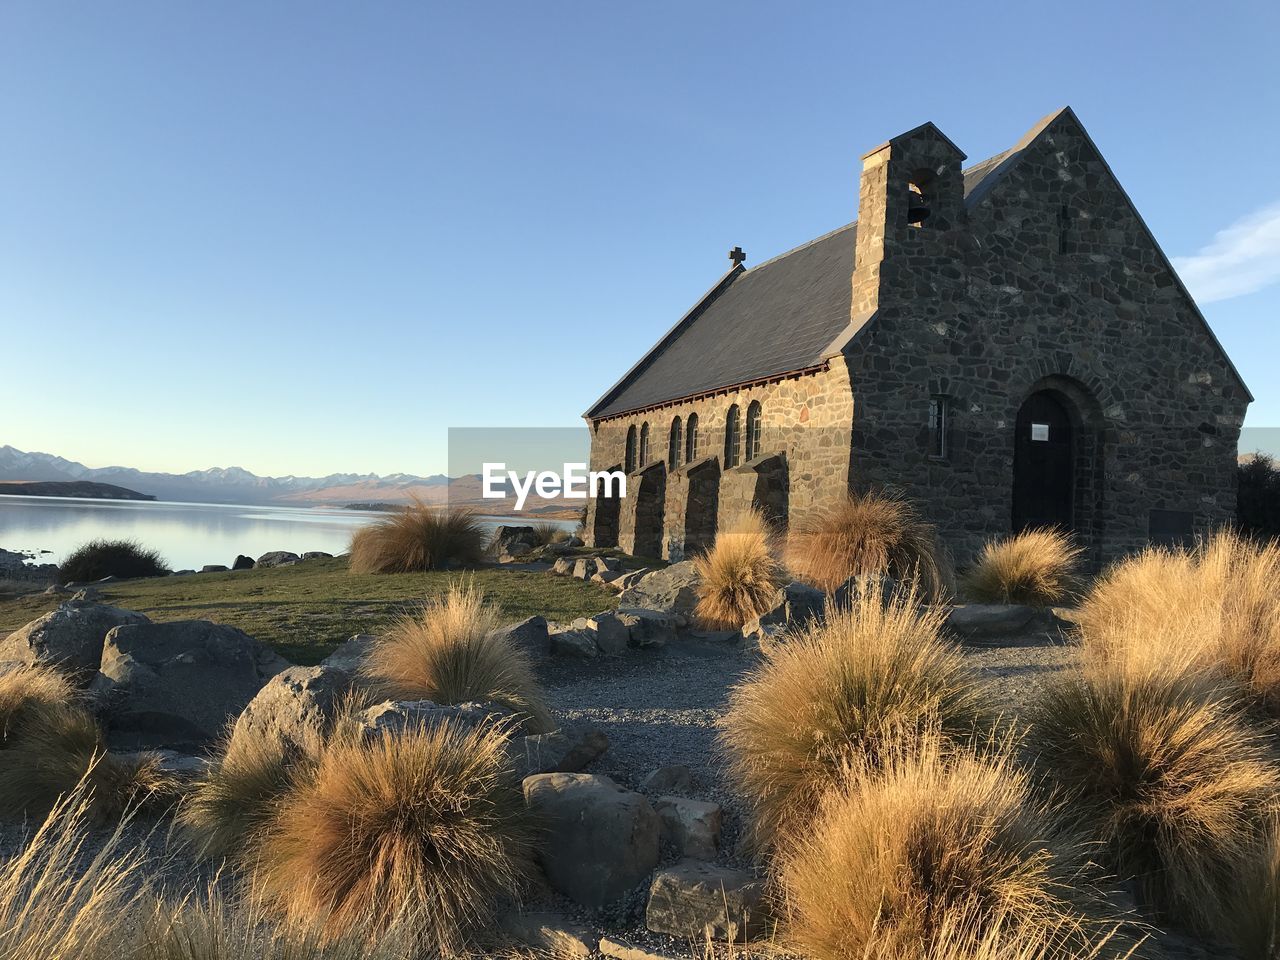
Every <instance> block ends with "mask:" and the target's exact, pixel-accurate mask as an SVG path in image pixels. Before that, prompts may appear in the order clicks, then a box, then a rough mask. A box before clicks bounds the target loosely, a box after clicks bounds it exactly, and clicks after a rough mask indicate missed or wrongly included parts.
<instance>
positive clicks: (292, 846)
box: [255, 723, 533, 951]
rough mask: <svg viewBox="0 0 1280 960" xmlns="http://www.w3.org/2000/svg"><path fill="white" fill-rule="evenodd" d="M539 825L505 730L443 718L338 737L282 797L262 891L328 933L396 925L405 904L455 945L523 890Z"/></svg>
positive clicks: (440, 946)
mask: <svg viewBox="0 0 1280 960" xmlns="http://www.w3.org/2000/svg"><path fill="white" fill-rule="evenodd" d="M532 851H533V844H532V833H531V829H530V825H529V821H528V814H527V812H526V810H525V806H524V800H523V797H522V795H521V791H520V785H519V783H518V782H516V781H515V778H514V776H513V774H512V773H511V771H510V769H509V767H508V759H507V753H506V737H505V735H504V734H503V733H502V732H501V731H500V730H498V729H495V728H493V727H481V728H478V729H473V730H463V729H460V728H458V727H456V726H454V725H452V724H447V723H446V724H440V725H437V726H433V727H430V728H427V729H420V730H416V731H410V732H408V733H405V734H402V735H398V736H394V737H393V736H387V735H383V736H381V737H379V738H378V739H376V740H374V741H372V742H365V741H362V740H358V739H356V738H339V739H337V740H335V741H333V742H332V743H330V745H329V747H328V748H327V749H326V750H325V752H324V754H323V756H322V757H321V759H320V762H319V764H318V765H317V766H316V767H315V769H314V770H313V771H311V772H310V774H309V775H308V776H307V777H305V779H303V780H302V781H301V782H299V783H298V785H297V786H296V787H295V788H294V789H293V790H292V791H290V792H289V793H288V794H287V795H286V797H285V798H284V799H283V801H282V802H281V804H280V806H279V808H278V810H277V813H276V816H275V818H274V820H273V822H272V823H271V825H270V826H269V828H268V829H267V831H266V833H265V837H264V839H263V841H262V843H261V846H260V856H259V860H258V864H257V869H256V872H255V880H256V885H257V890H258V892H259V893H260V894H261V896H262V897H263V898H264V902H267V903H268V904H271V905H272V906H273V907H274V908H276V909H277V910H278V911H279V912H280V913H281V914H282V915H283V916H284V917H285V918H286V919H287V920H289V921H292V922H297V923H303V924H312V923H318V924H322V925H323V927H324V930H325V932H326V934H327V935H330V936H341V935H343V934H345V933H348V932H350V931H352V930H353V929H360V928H364V929H369V930H375V931H376V930H378V929H382V928H384V927H388V926H392V925H394V924H395V923H396V922H397V921H398V920H400V919H402V918H403V917H404V916H405V914H406V911H408V910H412V911H414V917H413V921H414V924H415V926H416V928H417V931H418V933H419V935H420V936H421V937H422V938H423V941H424V943H425V945H426V946H427V947H428V948H429V949H435V950H440V951H448V950H452V949H455V948H457V947H458V946H460V945H461V944H462V942H463V941H464V939H465V938H466V936H467V935H468V934H469V933H472V932H473V931H474V930H476V929H478V928H479V927H481V926H483V925H484V924H485V923H486V922H487V921H488V920H489V919H490V911H491V908H492V906H493V903H494V901H495V899H496V898H498V897H500V896H512V897H514V896H517V895H518V894H519V892H520V889H521V887H522V885H523V883H524V881H525V879H526V877H527V875H528V873H529V870H530V869H531V866H532V862H533V861H532Z"/></svg>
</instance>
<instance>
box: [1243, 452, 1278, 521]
mask: <svg viewBox="0 0 1280 960" xmlns="http://www.w3.org/2000/svg"><path fill="white" fill-rule="evenodd" d="M1236 474H1237V476H1236V481H1237V482H1236V525H1237V527H1238V529H1239V530H1240V532H1241V533H1243V534H1244V535H1245V536H1249V537H1257V538H1272V537H1280V469H1277V468H1276V464H1275V461H1274V460H1273V459H1272V458H1271V457H1269V456H1267V455H1266V454H1264V453H1258V454H1254V455H1253V456H1252V457H1249V458H1248V459H1246V460H1245V461H1243V462H1242V463H1240V464H1239V465H1238V466H1237V468H1236Z"/></svg>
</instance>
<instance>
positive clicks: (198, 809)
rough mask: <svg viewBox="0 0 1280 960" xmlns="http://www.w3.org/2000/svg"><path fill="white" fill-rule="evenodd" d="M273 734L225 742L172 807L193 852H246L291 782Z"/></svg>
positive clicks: (287, 761)
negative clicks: (200, 775)
mask: <svg viewBox="0 0 1280 960" xmlns="http://www.w3.org/2000/svg"><path fill="white" fill-rule="evenodd" d="M303 762H304V760H303V758H297V757H290V756H289V755H288V754H287V752H286V750H285V748H284V745H283V744H282V743H281V742H280V740H278V739H277V738H275V737H239V738H237V739H235V740H228V742H227V744H226V745H225V746H224V748H223V750H222V752H221V755H220V756H219V758H218V760H217V761H216V762H215V763H214V765H213V766H212V767H211V768H210V769H209V772H208V773H206V774H205V775H204V776H203V777H201V778H200V780H198V781H197V782H196V784H195V785H194V787H193V788H192V789H191V791H190V793H188V795H187V796H186V798H185V799H184V800H183V802H182V805H181V806H180V807H179V808H178V815H177V823H178V825H179V826H180V827H181V828H182V830H183V833H184V834H185V835H186V837H187V838H188V839H189V840H190V841H191V843H192V846H193V848H194V850H195V852H196V854H197V855H198V856H201V857H226V856H236V855H238V854H241V853H249V854H252V852H253V850H254V849H255V847H256V845H257V844H258V842H259V841H260V840H261V839H262V834H263V831H264V830H265V829H266V828H267V825H268V824H270V823H271V820H272V818H273V817H274V816H275V813H276V807H277V805H278V804H279V803H280V800H281V798H282V797H284V795H285V793H287V792H288V790H289V788H290V787H291V786H292V785H293V782H294V771H293V764H294V763H303Z"/></svg>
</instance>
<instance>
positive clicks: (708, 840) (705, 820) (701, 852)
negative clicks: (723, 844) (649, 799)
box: [653, 797, 723, 860]
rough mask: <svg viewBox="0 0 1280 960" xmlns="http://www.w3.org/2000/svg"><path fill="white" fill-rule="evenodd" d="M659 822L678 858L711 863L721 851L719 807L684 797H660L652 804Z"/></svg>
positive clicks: (721, 815)
mask: <svg viewBox="0 0 1280 960" xmlns="http://www.w3.org/2000/svg"><path fill="white" fill-rule="evenodd" d="M653 808H654V810H656V811H657V813H658V816H659V817H660V818H661V819H662V827H663V832H664V833H665V834H666V836H667V837H668V838H669V839H670V840H671V842H672V843H674V844H675V845H676V847H677V848H679V850H680V854H681V856H685V857H691V858H693V859H695V860H714V859H715V858H716V851H717V850H719V849H720V824H721V820H722V817H723V812H722V811H721V809H720V804H718V803H709V802H707V801H704V800H688V799H686V798H684V797H661V798H660V799H659V800H658V801H657V803H655V804H654V805H653Z"/></svg>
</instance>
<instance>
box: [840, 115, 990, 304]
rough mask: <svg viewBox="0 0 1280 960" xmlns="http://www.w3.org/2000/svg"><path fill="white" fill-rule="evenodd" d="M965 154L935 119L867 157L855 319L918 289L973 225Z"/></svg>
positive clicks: (857, 255)
mask: <svg viewBox="0 0 1280 960" xmlns="http://www.w3.org/2000/svg"><path fill="white" fill-rule="evenodd" d="M964 159H965V155H964V153H962V152H961V151H960V149H959V148H958V147H957V146H956V145H955V144H954V143H952V142H951V141H950V140H949V139H947V137H946V135H944V134H943V133H942V131H941V130H939V129H938V128H937V127H935V126H934V125H933V124H932V123H925V124H923V125H922V126H919V127H916V128H915V129H914V130H909V131H907V132H906V133H904V134H901V135H899V136H896V137H894V138H893V139H892V140H890V141H888V142H887V143H884V144H881V145H880V146H878V147H876V148H875V149H874V150H872V151H870V152H869V153H867V154H865V155H864V156H863V158H862V178H861V181H860V183H859V189H858V238H857V248H856V253H855V261H854V270H853V308H852V319H855V320H856V319H858V318H860V317H866V316H868V315H869V314H871V313H873V312H875V311H877V310H881V309H883V308H885V307H887V306H890V305H891V304H893V303H894V302H895V301H899V300H900V298H909V297H913V296H915V295H917V293H918V291H919V289H920V287H919V284H920V283H921V282H927V283H931V284H932V282H933V281H934V280H935V279H936V270H937V267H938V266H939V260H940V259H947V260H950V259H952V257H953V256H954V254H955V251H956V249H957V248H956V244H955V238H956V233H957V231H962V230H964V229H965V227H966V223H967V218H966V216H965V208H964V176H963V174H962V173H961V166H960V165H961V163H963V161H964Z"/></svg>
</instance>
